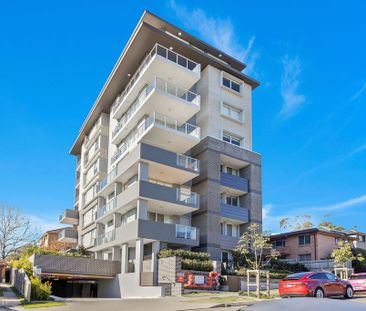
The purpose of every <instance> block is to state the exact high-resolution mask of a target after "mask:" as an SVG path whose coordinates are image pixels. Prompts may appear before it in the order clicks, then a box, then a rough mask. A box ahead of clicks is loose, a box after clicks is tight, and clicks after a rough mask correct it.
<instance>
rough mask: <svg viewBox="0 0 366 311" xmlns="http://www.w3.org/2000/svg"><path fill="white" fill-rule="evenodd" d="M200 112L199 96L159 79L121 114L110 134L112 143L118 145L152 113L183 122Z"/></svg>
mask: <svg viewBox="0 0 366 311" xmlns="http://www.w3.org/2000/svg"><path fill="white" fill-rule="evenodd" d="M199 110H200V96H199V95H197V94H196V93H194V92H191V91H187V90H182V89H180V88H179V87H177V86H176V85H174V84H172V83H170V82H167V81H164V80H162V79H160V78H156V77H155V78H154V80H153V81H152V82H151V83H150V84H148V85H147V86H144V89H143V90H142V91H141V92H140V93H139V96H138V97H137V98H136V99H135V100H134V101H133V103H132V104H131V105H130V107H129V108H128V110H127V111H126V112H125V113H124V114H123V116H122V118H121V120H120V121H119V123H118V124H117V126H116V128H115V129H114V131H113V133H112V143H113V144H118V143H119V142H120V141H121V140H122V139H123V138H124V137H125V136H126V135H127V134H128V133H129V132H130V131H131V130H132V129H133V127H134V126H135V125H136V123H137V122H138V121H139V120H141V118H142V117H143V116H145V115H149V114H151V113H153V112H154V111H155V112H157V113H160V114H163V115H167V116H175V117H177V118H178V119H177V121H179V122H184V121H186V120H188V119H190V118H191V117H192V116H194V115H195V114H196V113H197V112H199Z"/></svg>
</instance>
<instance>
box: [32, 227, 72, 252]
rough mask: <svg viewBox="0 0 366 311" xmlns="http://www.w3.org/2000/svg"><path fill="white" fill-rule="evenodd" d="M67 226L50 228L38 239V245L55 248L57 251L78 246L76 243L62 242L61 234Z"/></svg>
mask: <svg viewBox="0 0 366 311" xmlns="http://www.w3.org/2000/svg"><path fill="white" fill-rule="evenodd" d="M64 229H65V228H59V229H53V230H48V231H46V232H45V233H43V234H42V236H41V237H40V238H39V240H38V246H39V247H42V248H48V249H53V250H57V251H66V250H69V249H72V248H75V247H76V245H77V244H76V243H70V242H61V241H59V239H60V234H61V233H62V232H63V230H64Z"/></svg>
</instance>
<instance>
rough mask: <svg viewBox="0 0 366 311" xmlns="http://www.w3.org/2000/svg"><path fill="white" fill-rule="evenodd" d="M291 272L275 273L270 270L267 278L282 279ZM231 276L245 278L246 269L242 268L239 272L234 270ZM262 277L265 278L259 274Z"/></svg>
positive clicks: (262, 274) (263, 274)
mask: <svg viewBox="0 0 366 311" xmlns="http://www.w3.org/2000/svg"><path fill="white" fill-rule="evenodd" d="M291 273H292V272H291V271H284V270H282V271H276V270H270V271H269V278H270V279H283V278H285V277H286V276H288V275H289V274H291ZM233 275H238V276H247V269H245V268H242V269H240V270H236V271H235V272H234V273H233ZM261 276H262V277H265V273H261Z"/></svg>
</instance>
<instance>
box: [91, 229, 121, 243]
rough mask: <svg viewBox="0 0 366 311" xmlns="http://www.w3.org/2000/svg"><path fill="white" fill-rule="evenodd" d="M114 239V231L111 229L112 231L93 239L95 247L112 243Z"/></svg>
mask: <svg viewBox="0 0 366 311" xmlns="http://www.w3.org/2000/svg"><path fill="white" fill-rule="evenodd" d="M115 239H116V229H113V230H112V231H109V232H107V233H103V234H101V235H99V236H98V237H97V238H96V239H95V245H96V246H99V245H103V244H106V243H109V242H112V241H114V240H115Z"/></svg>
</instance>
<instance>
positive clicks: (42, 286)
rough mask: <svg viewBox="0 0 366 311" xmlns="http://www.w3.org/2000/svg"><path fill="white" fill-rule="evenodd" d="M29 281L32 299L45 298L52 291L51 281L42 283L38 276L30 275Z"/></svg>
mask: <svg viewBox="0 0 366 311" xmlns="http://www.w3.org/2000/svg"><path fill="white" fill-rule="evenodd" d="M30 282H31V285H32V291H31V294H32V299H33V300H47V299H48V298H49V297H50V295H51V293H52V291H51V290H52V284H51V282H44V283H42V281H41V279H40V278H38V277H31V278H30Z"/></svg>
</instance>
